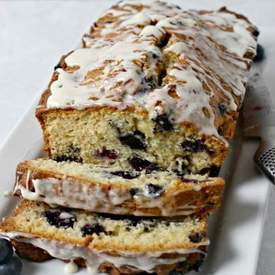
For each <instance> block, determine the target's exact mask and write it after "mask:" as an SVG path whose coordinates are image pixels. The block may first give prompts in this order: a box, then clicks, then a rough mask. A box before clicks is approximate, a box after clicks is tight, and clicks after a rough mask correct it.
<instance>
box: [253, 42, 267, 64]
mask: <svg viewBox="0 0 275 275" xmlns="http://www.w3.org/2000/svg"><path fill="white" fill-rule="evenodd" d="M264 58H265V51H264V48H263V46H262V45H260V44H258V45H257V54H256V56H255V58H254V61H256V62H258V61H262V60H263V59H264Z"/></svg>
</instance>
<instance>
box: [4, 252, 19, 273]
mask: <svg viewBox="0 0 275 275" xmlns="http://www.w3.org/2000/svg"><path fill="white" fill-rule="evenodd" d="M21 270H22V262H21V261H20V259H19V258H17V257H15V256H13V257H12V258H11V259H10V260H9V261H8V262H7V263H6V264H3V265H0V274H1V275H19V274H20V273H21Z"/></svg>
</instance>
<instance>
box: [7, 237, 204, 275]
mask: <svg viewBox="0 0 275 275" xmlns="http://www.w3.org/2000/svg"><path fill="white" fill-rule="evenodd" d="M12 244H13V246H14V247H15V250H16V253H17V254H18V255H19V256H20V257H21V258H24V259H27V260H31V261H34V262H44V261H48V260H51V259H52V258H53V257H51V256H50V255H49V254H48V253H47V251H45V250H43V249H41V248H39V247H35V246H34V245H32V244H28V243H24V242H19V241H14V240H13V241H12ZM202 261H203V256H202V255H201V254H199V253H192V254H190V255H187V259H186V261H185V262H183V263H177V264H163V265H158V266H156V267H155V269H154V271H155V273H156V274H157V275H168V274H170V272H172V271H178V272H179V271H181V272H182V273H181V274H184V273H185V272H188V271H190V270H192V269H197V268H198V267H199V266H200V265H201V263H202ZM74 262H75V263H76V264H77V265H78V266H79V267H86V263H85V260H84V259H81V258H79V259H75V260H74ZM99 271H100V272H105V273H108V274H111V275H130V274H136V275H137V274H147V273H146V272H144V271H142V270H139V269H137V268H133V267H130V266H121V267H120V268H117V267H115V266H114V265H113V264H112V263H109V262H104V263H102V264H101V265H100V267H99Z"/></svg>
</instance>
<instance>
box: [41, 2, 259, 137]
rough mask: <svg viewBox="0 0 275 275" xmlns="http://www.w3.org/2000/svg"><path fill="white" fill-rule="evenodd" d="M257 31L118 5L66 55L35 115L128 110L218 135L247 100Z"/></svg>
mask: <svg viewBox="0 0 275 275" xmlns="http://www.w3.org/2000/svg"><path fill="white" fill-rule="evenodd" d="M257 35H258V31H257V29H256V27H255V26H253V25H252V24H251V23H250V22H249V21H248V20H247V18H246V17H244V16H242V15H239V14H236V13H234V12H231V11H228V10H227V9H226V8H221V9H220V10H218V11H204V10H202V11H194V10H190V11H183V10H182V9H181V8H180V7H178V6H176V5H172V4H167V3H165V2H160V1H146V2H145V1H144V4H142V3H141V2H139V1H123V2H120V3H118V4H117V5H115V6H113V7H112V8H111V9H109V10H108V11H107V12H106V13H105V14H104V15H103V16H102V17H101V18H99V19H98V21H97V22H96V23H95V24H94V25H93V26H92V28H91V30H90V33H89V34H85V35H84V37H83V40H82V41H83V43H82V46H81V48H79V49H76V50H74V51H72V52H70V53H69V54H68V55H66V56H64V57H63V58H62V59H61V61H60V63H59V65H58V66H57V67H56V68H55V72H54V75H53V78H52V81H51V83H50V84H49V87H48V90H47V92H46V93H44V95H43V97H42V98H43V100H42V101H41V102H43V104H42V105H40V106H39V107H38V110H39V109H40V110H49V109H50V110H51V109H56V108H57V109H59V108H61V109H66V108H73V109H84V108H90V107H98V106H100V107H101V106H111V107H114V108H117V109H127V108H129V107H131V108H134V109H135V110H136V111H142V112H144V113H146V114H148V115H149V117H150V118H154V117H156V116H158V115H163V114H165V115H166V116H168V118H169V120H170V121H171V122H173V123H185V122H188V123H191V124H192V125H194V127H195V128H197V129H198V130H200V131H201V132H202V133H205V134H209V135H215V136H219V133H218V130H217V129H218V128H219V126H220V124H221V123H223V120H224V118H223V117H225V116H226V115H230V116H234V114H235V113H236V112H237V111H238V109H239V106H240V104H241V102H242V99H243V97H244V93H245V81H246V75H247V71H248V69H249V67H250V64H251V62H252V59H253V57H254V55H255V48H256V37H257Z"/></svg>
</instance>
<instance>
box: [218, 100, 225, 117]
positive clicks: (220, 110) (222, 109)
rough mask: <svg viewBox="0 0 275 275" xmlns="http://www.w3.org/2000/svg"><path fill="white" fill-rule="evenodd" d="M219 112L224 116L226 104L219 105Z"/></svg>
mask: <svg viewBox="0 0 275 275" xmlns="http://www.w3.org/2000/svg"><path fill="white" fill-rule="evenodd" d="M218 110H219V112H220V114H221V115H222V116H223V115H224V114H225V112H226V107H225V105H224V104H222V103H218Z"/></svg>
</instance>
